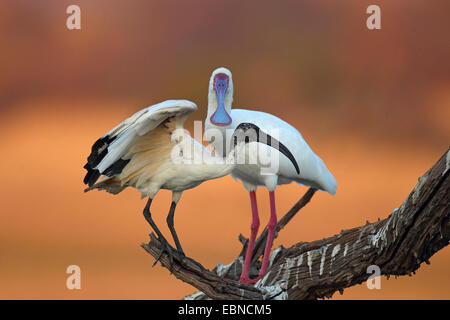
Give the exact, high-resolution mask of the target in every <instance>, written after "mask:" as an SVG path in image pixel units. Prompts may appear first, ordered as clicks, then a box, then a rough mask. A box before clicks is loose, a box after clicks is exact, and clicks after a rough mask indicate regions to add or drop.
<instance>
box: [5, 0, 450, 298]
mask: <svg viewBox="0 0 450 320" xmlns="http://www.w3.org/2000/svg"><path fill="white" fill-rule="evenodd" d="M70 4H78V5H79V6H80V7H81V28H82V29H81V30H73V31H69V30H68V29H67V28H66V18H67V16H68V15H67V14H66V8H67V6H68V5H70ZM370 4H378V5H379V6H380V7H381V19H382V20H381V24H382V29H381V30H375V31H370V30H368V29H367V28H366V25H365V20H366V18H367V17H368V15H367V14H366V13H365V11H366V8H367V6H368V5H370ZM449 9H450V6H449V2H448V1H445V0H439V1H438V0H435V1H429V2H426V3H425V2H423V1H411V0H408V1H406V0H397V1H360V0H355V1H350V0H343V1H339V2H338V1H317V0H314V1H313V0H308V1H262V0H258V1H256V0H254V1H235V0H227V1H206V0H205V1H200V0H190V1H171V0H165V1H163V0H161V1H145V2H144V1H137V0H130V1H115V2H114V3H112V2H111V1H106V0H96V1H87V0H85V1H75V0H73V1H65V0H64V1H62V0H59V1H55V0H54V1H50V0H40V1H32V0H27V1H25V0H23V1H19V0H16V1H3V2H1V4H0V36H1V39H2V41H1V42H0V71H1V76H0V112H1V113H0V114H1V118H0V137H1V139H0V145H1V150H2V152H3V156H2V157H1V160H0V161H1V168H2V169H3V173H2V177H3V183H2V184H1V185H0V194H1V197H2V209H1V215H0V252H1V255H0V298H2V299H5V298H8V299H22V298H32V299H38V298H43V299H55V298H58V299H82V298H84V299H104V298H105V299H119V298H124V299H179V298H181V297H183V296H185V295H187V294H190V293H192V292H194V291H195V289H194V288H192V287H191V286H189V285H187V284H185V283H182V282H181V281H179V280H177V279H175V277H173V276H170V275H169V272H168V271H167V270H165V269H163V268H161V267H160V265H157V266H155V267H154V268H152V263H153V261H154V260H153V258H152V257H150V256H149V255H148V254H147V253H145V252H144V250H143V249H142V248H141V247H140V246H139V245H140V243H142V242H145V241H147V240H148V236H147V235H148V233H149V231H150V229H149V226H148V225H147V223H146V222H145V220H144V218H143V216H142V209H143V207H144V205H145V201H144V200H140V194H139V193H138V192H137V191H136V190H131V189H130V190H126V191H124V192H123V193H121V194H120V195H119V196H112V195H110V194H107V193H105V192H91V193H87V194H84V193H83V187H84V186H83V184H82V179H83V176H84V169H83V165H84V163H85V160H86V157H87V156H88V154H89V152H90V147H91V145H92V143H93V142H94V141H95V140H96V139H97V138H98V137H99V136H101V135H103V134H104V133H105V132H106V131H108V130H109V129H111V128H112V127H114V126H115V125H116V124H117V123H119V122H120V121H122V120H123V119H124V118H125V117H128V116H129V115H131V114H133V113H134V112H136V111H138V110H139V109H141V108H143V107H145V106H148V105H151V104H154V103H157V102H159V101H162V100H166V99H181V98H183V99H189V100H192V101H195V102H196V103H197V104H198V106H199V111H198V112H197V113H195V114H194V115H192V116H191V117H190V119H189V120H188V124H187V127H188V128H192V122H193V120H203V119H204V117H205V115H206V106H207V86H208V81H209V76H210V73H211V72H212V70H214V69H215V68H216V67H219V66H226V67H228V68H230V69H231V71H232V72H233V79H234V84H235V100H234V101H235V103H234V106H235V107H238V106H239V107H244V108H249V109H258V110H262V111H265V112H270V113H273V114H275V115H277V116H279V117H281V118H282V119H284V120H286V121H288V122H289V123H291V124H292V125H294V126H295V127H296V128H297V129H299V131H300V132H301V133H302V134H303V136H304V138H305V139H306V140H307V141H308V143H309V145H310V146H311V147H312V149H313V150H314V151H315V152H316V153H317V154H318V155H319V156H320V157H322V158H323V159H324V161H325V162H326V163H327V166H328V168H329V169H330V170H331V171H332V172H333V174H334V175H335V177H336V179H337V180H338V183H339V187H338V192H337V195H336V196H334V197H333V196H330V195H329V194H325V193H322V192H321V193H319V194H317V195H316V196H315V197H314V198H313V201H312V202H311V203H310V204H309V205H308V206H307V207H306V208H304V209H303V210H302V211H301V214H299V215H298V216H297V217H296V218H295V219H294V220H293V221H292V222H291V223H290V224H289V225H288V226H287V227H286V229H285V230H283V231H282V232H281V234H280V236H279V238H278V239H276V241H275V246H278V245H281V244H282V245H283V246H285V247H287V246H290V245H292V244H294V243H297V242H299V241H312V240H316V239H320V238H323V237H326V236H331V235H333V234H336V233H338V232H340V231H341V230H342V229H348V228H352V227H355V226H358V225H361V224H364V223H365V222H366V220H369V221H371V222H373V221H374V220H376V219H377V218H378V217H380V218H385V217H386V216H387V215H388V214H389V213H390V212H392V210H393V209H394V208H396V207H398V206H399V205H400V204H401V203H402V202H403V200H404V198H405V197H406V196H407V195H408V194H409V192H410V191H411V189H412V188H413V187H414V185H415V184H416V182H417V178H418V177H419V176H420V175H422V174H423V173H425V172H426V171H427V170H428V168H429V167H431V166H432V165H433V163H434V162H435V161H436V160H437V159H438V158H439V157H440V156H441V155H442V154H443V153H444V151H445V150H446V149H447V148H448V146H449V141H450V139H449V138H450V123H449V119H450V108H449V104H450V90H449V89H450V79H449V71H450V70H449V67H450V62H449V59H448V57H449V56H450V55H449V53H450V52H449V51H450V47H449V46H448V43H447V41H448V39H447V38H448V30H449V22H448V17H447V13H448V12H449ZM277 190H278V191H277V206H278V212H279V215H280V216H281V215H282V214H283V213H284V212H286V211H287V210H288V209H289V208H290V207H291V206H292V205H293V204H294V203H295V202H296V201H297V200H298V198H299V197H300V196H301V195H302V194H303V193H304V192H305V191H306V188H305V187H300V186H298V185H294V184H292V185H289V186H282V187H280V188H278V189H277ZM257 196H258V199H259V207H260V213H261V221H262V224H264V223H265V222H266V221H267V219H268V211H269V206H268V204H269V200H268V195H267V192H266V190H263V189H261V190H259V191H258V194H257ZM169 206H170V193H169V192H166V191H161V192H160V193H159V194H158V196H157V197H156V199H155V201H154V203H153V205H152V209H153V210H152V212H153V214H154V216H155V218H156V221H157V223H158V225H159V226H160V227H161V229H162V231H163V232H164V233H166V234H167V235H169V231H168V228H167V227H166V224H165V218H166V215H167V213H168V209H169ZM250 220H251V214H250V203H249V198H248V194H247V193H246V192H245V191H244V188H243V187H242V186H241V184H239V183H236V182H234V181H233V179H232V178H230V177H225V178H222V179H218V180H213V181H208V182H205V183H204V184H202V185H200V186H199V187H197V188H195V189H192V190H189V191H186V192H185V193H184V195H183V198H182V199H181V201H180V204H179V206H178V207H177V213H176V216H175V224H176V228H177V231H178V234H179V235H180V238H181V242H182V244H183V247H184V249H185V251H186V253H187V254H188V255H189V256H191V257H193V258H194V259H196V260H197V261H199V262H201V263H202V264H203V265H204V266H206V267H208V268H213V267H214V266H215V265H216V263H217V262H219V261H220V262H222V263H224V264H227V263H229V262H231V261H232V260H233V259H234V258H235V256H236V255H237V254H238V252H239V251H240V248H241V246H240V244H239V242H238V241H237V237H238V235H239V233H243V234H244V235H246V236H248V234H249V226H250ZM430 261H431V265H422V266H421V268H420V269H419V270H418V272H417V274H416V275H414V276H413V277H411V278H410V277H400V278H398V279H394V278H390V279H389V280H386V278H385V277H383V278H382V281H381V286H382V287H381V290H369V289H367V287H366V286H365V284H362V285H359V286H355V287H352V288H349V289H346V290H345V291H344V294H343V295H342V296H341V295H339V293H337V294H335V295H334V296H333V298H337V299H343V298H344V299H413V298H414V299H416V298H424V299H432V298H434V299H449V298H450V289H449V288H450V278H449V277H448V276H447V275H446V274H447V272H448V270H449V265H450V251H449V249H448V248H445V249H443V250H441V251H440V252H438V253H437V254H436V255H434V256H433V257H432V258H431V260H430ZM72 264H75V265H78V266H80V268H81V286H82V288H81V290H68V289H66V286H65V285H66V278H67V277H68V275H67V274H66V273H65V271H66V268H67V266H69V265H72Z"/></svg>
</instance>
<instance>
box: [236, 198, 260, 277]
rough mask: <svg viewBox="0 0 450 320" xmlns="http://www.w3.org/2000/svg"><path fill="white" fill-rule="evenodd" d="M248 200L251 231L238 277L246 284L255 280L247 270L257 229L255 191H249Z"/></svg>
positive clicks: (257, 215) (257, 216)
mask: <svg viewBox="0 0 450 320" xmlns="http://www.w3.org/2000/svg"><path fill="white" fill-rule="evenodd" d="M250 202H251V205H252V224H251V225H250V231H251V233H250V239H249V242H248V246H247V253H246V255H245V260H244V268H243V269H242V273H241V278H240V279H239V282H241V283H247V284H249V283H253V282H255V281H254V280H252V279H250V278H249V276H248V272H249V270H250V263H251V261H252V254H253V248H254V247H255V239H256V235H257V234H258V229H259V214H258V205H257V203H256V193H255V191H250Z"/></svg>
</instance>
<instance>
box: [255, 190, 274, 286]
mask: <svg viewBox="0 0 450 320" xmlns="http://www.w3.org/2000/svg"><path fill="white" fill-rule="evenodd" d="M269 198H270V219H269V223H268V224H267V229H268V230H269V234H268V235H267V242H266V248H265V250H264V257H263V261H262V266H261V270H260V271H259V276H258V278H256V280H259V279H260V278H261V277H262V276H263V275H264V274H265V273H266V270H267V266H268V264H269V257H270V250H271V249H272V244H273V238H274V236H275V231H276V228H277V212H276V209H275V191H269Z"/></svg>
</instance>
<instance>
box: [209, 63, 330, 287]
mask: <svg viewBox="0 0 450 320" xmlns="http://www.w3.org/2000/svg"><path fill="white" fill-rule="evenodd" d="M232 102H233V80H232V75H231V72H230V71H229V70H228V69H226V68H218V69H216V70H214V71H213V73H212V75H211V78H210V82H209V93H208V114H207V118H206V120H205V136H206V138H207V139H208V140H209V141H210V143H211V145H212V147H213V148H214V149H215V150H216V152H218V153H219V154H222V156H224V155H226V153H227V152H229V150H226V148H224V146H223V145H222V143H223V141H221V140H220V139H217V138H216V135H218V136H226V137H228V136H229V135H230V134H232V132H233V130H234V129H235V128H237V127H238V126H239V125H240V124H241V123H244V122H245V123H250V124H253V125H256V126H257V127H259V128H260V129H261V130H263V131H264V132H265V133H268V134H272V136H274V137H276V138H279V141H280V143H282V144H283V145H284V146H285V147H286V148H287V150H285V152H284V153H289V154H292V155H293V158H294V159H289V158H288V157H286V156H283V155H281V153H278V157H275V158H273V157H272V158H270V159H269V160H270V161H269V162H267V163H269V165H270V166H271V167H272V169H271V171H270V173H271V174H267V172H264V169H265V168H266V167H267V165H266V166H263V164H262V163H264V162H263V161H261V159H263V158H264V157H266V158H267V156H265V155H267V154H268V151H270V150H268V149H267V146H266V145H262V144H260V143H257V142H254V141H253V142H252V143H250V144H249V145H248V146H247V147H246V148H245V150H244V149H240V150H239V151H238V153H237V163H238V164H237V165H236V166H235V168H234V169H233V171H232V172H231V175H232V176H233V177H234V178H236V179H239V180H241V181H242V183H243V185H244V187H245V189H246V190H247V191H248V192H249V193H250V201H251V208H252V224H251V227H250V229H251V234H250V239H249V245H248V247H247V253H246V256H245V260H244V267H243V270H242V274H241V277H240V281H241V282H243V283H254V282H256V281H257V280H258V279H260V278H261V276H262V275H264V273H265V272H266V269H267V265H268V261H269V256H270V250H271V247H272V243H273V238H274V233H275V228H276V225H277V215H276V208H275V189H276V187H277V185H281V184H288V183H291V182H293V181H295V182H297V183H298V184H303V185H307V186H311V187H313V188H316V189H319V190H322V191H326V192H329V193H330V194H332V195H334V194H335V193H336V189H337V182H336V180H335V179H334V177H333V175H332V174H331V173H330V171H329V170H328V169H327V167H326V166H325V164H324V162H323V161H322V159H320V158H319V157H318V156H317V155H316V154H315V153H314V152H313V151H312V150H311V148H310V147H309V146H308V144H307V143H306V141H305V140H304V139H303V138H302V135H301V134H300V133H299V132H298V131H297V130H296V129H295V128H294V127H292V126H291V125H290V124H288V123H286V122H285V121H283V120H281V119H280V118H278V117H276V116H274V115H271V114H268V113H264V112H259V111H252V110H241V109H233V110H232V109H231V108H232ZM230 129H231V130H230ZM274 133H275V134H276V135H275V134H274ZM272 151H273V150H272ZM280 151H281V148H280ZM248 159H250V160H251V159H253V164H247V165H245V164H243V163H247V162H248V161H247V162H246V160H248ZM255 159H256V160H255ZM294 161H295V162H296V163H297V166H295V165H294V166H292V163H294ZM266 169H267V168H266ZM257 186H265V187H266V188H267V189H268V190H269V198H270V211H271V215H270V220H269V222H268V225H267V228H268V238H267V243H266V247H265V251H264V256H263V261H262V266H261V270H260V273H259V276H258V277H257V278H256V279H250V278H249V275H248V272H249V269H250V263H251V257H252V252H253V248H254V243H255V238H256V235H257V233H258V228H259V214H258V208H257V202H256V194H255V190H256V188H257Z"/></svg>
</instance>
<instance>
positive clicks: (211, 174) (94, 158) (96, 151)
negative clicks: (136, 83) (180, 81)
mask: <svg viewBox="0 0 450 320" xmlns="http://www.w3.org/2000/svg"><path fill="white" fill-rule="evenodd" d="M195 110H197V106H196V105H195V104H194V103H193V102H190V101H187V100H168V101H164V102H161V103H158V104H156V105H153V106H150V107H148V108H145V109H143V110H141V111H139V112H137V113H136V114H134V115H133V116H131V117H130V118H128V119H126V120H124V121H123V122H122V123H120V124H119V125H118V126H116V127H115V128H114V129H112V130H111V131H109V132H108V133H106V134H105V135H103V136H102V137H101V138H100V139H98V140H97V141H96V142H95V143H94V145H93V146H92V151H91V154H90V155H89V157H88V159H87V163H86V165H85V166H84V168H85V169H86V170H87V174H86V176H85V178H84V183H85V184H87V185H88V186H89V187H88V188H87V189H85V192H87V191H90V190H93V189H99V190H106V191H107V192H110V193H112V194H118V193H120V192H121V191H123V190H124V189H125V188H127V187H129V186H130V187H134V188H136V189H138V190H139V191H140V192H141V193H142V197H143V198H144V197H148V198H149V199H148V202H147V204H146V206H145V209H144V216H145V218H146V220H147V221H148V222H149V224H150V225H151V227H152V228H153V229H154V231H155V232H156V234H157V236H158V238H159V239H160V240H161V242H162V244H163V246H164V247H163V251H165V252H167V254H169V256H170V258H171V259H172V252H171V251H170V248H169V245H168V243H167V241H166V240H165V238H164V236H163V235H162V233H161V232H160V230H159V229H158V227H157V226H156V224H155V223H154V221H153V219H152V216H151V213H150V205H151V203H152V200H153V198H154V197H155V195H156V194H157V192H158V191H159V190H160V189H167V190H171V191H172V203H171V206H170V210H169V214H168V216H167V224H168V226H169V229H170V232H171V234H172V237H173V240H174V242H175V244H176V247H177V251H178V253H179V254H180V255H181V256H184V252H183V249H182V247H181V244H180V241H179V239H178V236H177V233H176V231H175V228H174V224H173V219H174V213H175V207H176V205H177V203H178V201H179V200H180V197H181V194H182V192H183V191H184V190H186V189H190V188H194V187H196V186H198V185H199V184H200V183H202V182H203V181H206V180H209V179H214V178H218V177H222V176H225V175H227V174H229V173H230V172H231V170H232V169H233V167H234V157H235V152H230V154H229V155H228V157H227V158H226V159H224V158H223V157H217V156H215V154H214V153H213V152H212V151H211V150H210V149H208V148H206V147H204V146H203V145H202V144H201V143H200V142H198V141H196V140H195V139H193V138H192V137H191V136H190V135H189V134H188V133H187V132H186V131H185V130H184V128H183V125H184V122H185V121H186V119H187V117H188V115H189V114H190V113H191V112H193V111H195ZM248 128H249V126H248V125H247V124H245V123H244V124H242V125H241V126H239V127H238V128H237V130H236V134H235V135H234V138H233V139H232V141H233V145H232V146H231V148H232V150H238V149H239V148H241V147H242V146H243V145H244V144H245V143H246V142H251V141H253V140H254V141H257V140H258V137H255V138H254V139H253V140H248V139H247V141H246V140H245V139H244V138H243V136H242V135H241V133H243V134H245V132H247V131H248ZM288 156H291V155H288ZM224 160H225V161H224ZM101 175H103V177H102V178H100V176H101ZM99 178H100V180H98V179H99ZM163 251H162V252H163ZM162 252H161V254H162ZM158 260H159V258H158V259H157V260H156V261H158ZM155 263H156V262H155Z"/></svg>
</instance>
